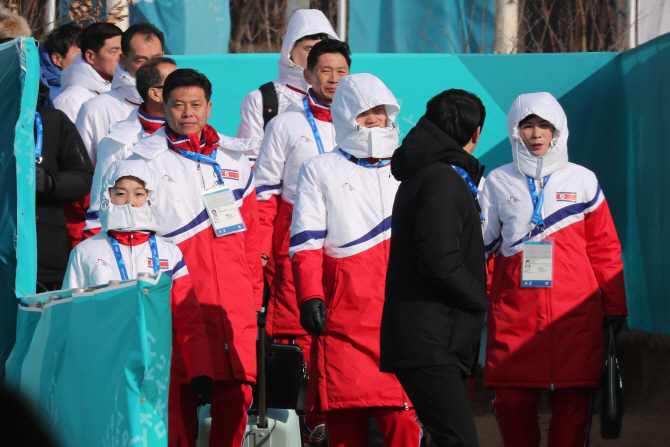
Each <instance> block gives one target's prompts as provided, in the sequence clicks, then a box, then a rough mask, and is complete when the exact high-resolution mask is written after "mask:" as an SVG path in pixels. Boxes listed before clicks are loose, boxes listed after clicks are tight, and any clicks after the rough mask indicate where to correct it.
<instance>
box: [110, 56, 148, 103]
mask: <svg viewBox="0 0 670 447" xmlns="http://www.w3.org/2000/svg"><path fill="white" fill-rule="evenodd" d="M135 83H136V81H135V78H133V77H132V76H130V73H128V72H127V71H126V70H124V69H123V67H121V63H118V64H116V70H114V79H112V90H118V91H119V92H120V93H121V95H123V97H124V98H125V99H127V100H128V101H131V102H133V103H135V104H142V97H141V96H140V94H139V93H137V88H135Z"/></svg>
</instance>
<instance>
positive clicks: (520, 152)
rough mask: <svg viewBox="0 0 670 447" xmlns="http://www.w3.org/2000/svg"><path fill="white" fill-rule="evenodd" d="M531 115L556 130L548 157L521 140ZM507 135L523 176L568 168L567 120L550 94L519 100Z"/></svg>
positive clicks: (508, 119) (538, 176) (514, 103)
mask: <svg viewBox="0 0 670 447" xmlns="http://www.w3.org/2000/svg"><path fill="white" fill-rule="evenodd" d="M338 90H339V87H338ZM529 115H537V116H539V117H540V118H542V119H545V120H547V121H549V122H550V123H551V124H553V125H554V127H555V130H554V138H553V139H552V140H551V144H550V145H549V150H548V151H547V154H546V155H543V156H540V157H536V156H534V155H532V154H531V153H530V151H529V150H528V148H527V147H526V145H525V144H524V143H523V140H522V139H521V135H520V134H519V122H521V121H523V119H524V118H526V117H527V116H529ZM507 133H508V134H509V141H510V142H511V143H512V156H513V157H514V165H515V166H516V168H517V169H518V170H519V172H521V173H522V174H523V175H526V176H528V177H532V178H534V179H540V178H543V177H546V176H547V175H550V174H553V173H554V172H556V171H558V170H559V169H562V168H564V167H565V166H566V165H567V164H568V118H567V117H566V116H565V112H564V111H563V107H561V105H560V104H559V103H558V101H557V100H556V98H554V97H553V96H552V95H551V94H550V93H546V92H542V93H526V94H524V95H521V96H519V97H517V98H516V99H515V100H514V102H513V103H512V107H511V108H510V110H509V114H508V115H507Z"/></svg>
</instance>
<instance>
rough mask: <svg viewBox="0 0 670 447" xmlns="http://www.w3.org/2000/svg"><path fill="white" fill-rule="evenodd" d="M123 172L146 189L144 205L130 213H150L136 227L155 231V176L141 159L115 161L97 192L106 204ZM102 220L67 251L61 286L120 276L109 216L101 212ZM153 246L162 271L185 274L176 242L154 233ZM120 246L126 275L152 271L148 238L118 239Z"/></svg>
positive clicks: (176, 275) (96, 282)
mask: <svg viewBox="0 0 670 447" xmlns="http://www.w3.org/2000/svg"><path fill="white" fill-rule="evenodd" d="M125 176H133V177H137V178H139V179H140V180H142V181H143V182H144V186H145V189H147V192H148V198H147V205H145V207H142V208H134V209H133V213H137V214H139V213H148V214H150V218H149V219H145V218H142V219H141V220H142V222H143V223H139V222H138V224H137V227H138V228H137V230H138V231H141V230H145V231H155V230H156V228H157V217H158V215H159V214H160V210H159V209H157V208H156V207H155V201H156V187H157V185H156V178H155V175H154V173H153V171H152V170H151V168H149V166H147V164H146V163H145V162H144V161H142V160H134V161H116V162H114V163H113V164H112V166H110V169H109V170H108V171H107V173H106V174H105V176H104V178H103V180H102V186H101V190H100V194H101V195H102V196H103V197H104V200H105V201H106V202H107V203H108V204H109V201H110V194H109V188H110V187H112V186H114V184H115V182H116V180H118V179H119V178H121V177H125ZM103 208H104V210H101V213H102V214H104V213H106V212H109V211H110V207H109V206H103ZM138 220H140V219H138ZM101 221H102V231H100V233H98V234H96V235H95V236H93V237H91V238H89V239H86V240H85V241H83V242H81V243H80V244H78V245H77V246H76V247H75V248H74V250H73V251H72V253H71V254H70V262H69V263H68V267H67V272H66V273H65V280H64V282H63V288H64V289H68V288H73V287H89V286H95V285H101V284H106V283H108V282H109V281H110V280H121V279H122V278H121V273H120V270H119V266H118V263H117V261H116V257H115V255H114V251H113V249H112V245H111V243H110V240H109V236H108V234H107V231H108V230H109V228H108V227H107V222H108V219H107V218H105V216H102V219H101ZM117 222H118V221H117ZM112 226H114V225H112ZM148 227H152V228H148ZM123 231H127V232H130V231H133V229H132V228H128V229H125V230H123ZM156 246H157V249H158V257H159V261H160V269H161V271H163V272H164V273H166V274H168V275H169V276H170V277H171V278H172V279H173V280H175V279H177V278H180V277H182V276H184V275H188V269H187V267H186V264H185V263H184V259H183V256H182V254H181V251H180V250H179V248H177V246H175V245H173V244H170V243H168V242H165V241H164V240H163V239H161V238H159V237H156ZM119 248H120V250H121V255H122V258H123V261H124V264H125V267H126V270H127V273H128V278H129V279H133V278H136V277H137V274H138V273H142V272H146V273H151V274H153V273H154V269H153V257H152V253H151V247H150V245H149V243H148V242H145V243H142V244H139V245H135V244H131V245H125V244H123V243H121V244H120V245H119Z"/></svg>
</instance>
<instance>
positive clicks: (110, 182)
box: [63, 160, 214, 445]
mask: <svg viewBox="0 0 670 447" xmlns="http://www.w3.org/2000/svg"><path fill="white" fill-rule="evenodd" d="M155 202H156V183H155V178H154V175H153V172H152V171H151V169H150V168H149V166H147V164H146V163H145V162H144V161H141V160H133V161H129V160H124V161H116V162H114V164H112V166H111V167H110V168H109V170H108V171H107V174H106V175H105V177H104V178H103V182H102V203H101V205H100V223H101V224H102V230H101V231H100V233H98V234H96V235H95V236H93V237H91V238H89V239H86V240H85V241H83V242H82V243H80V244H79V245H77V246H76V247H75V249H74V250H73V251H72V253H71V255H70V262H69V264H68V267H67V272H66V274H65V281H64V283H63V288H64V289H68V288H74V287H89V286H95V285H100V284H107V283H108V282H109V281H110V280H128V279H135V278H137V275H138V273H150V274H152V275H153V274H154V273H156V272H158V271H159V270H160V271H161V272H163V274H166V275H169V276H170V277H171V278H172V291H171V296H170V301H171V303H170V304H171V308H172V327H173V340H172V346H173V351H172V367H171V372H170V374H171V377H170V396H169V406H168V413H169V418H168V420H169V426H168V437H169V438H170V442H169V444H170V445H178V440H173V439H172V438H173V436H172V433H178V432H179V430H175V429H173V427H178V426H179V425H180V424H181V417H182V415H181V412H180V404H179V402H180V401H181V400H183V399H189V400H196V399H197V400H198V402H199V404H200V405H204V404H205V403H207V399H208V397H209V395H210V390H211V388H210V386H211V384H212V381H213V380H212V377H214V372H213V370H212V364H211V360H210V353H209V342H208V340H207V335H206V333H205V325H204V323H203V320H202V315H201V313H200V305H199V303H198V299H197V297H196V295H195V292H194V290H193V286H192V284H191V278H190V276H189V273H188V268H187V267H186V263H185V262H184V258H183V256H182V254H181V251H180V250H179V248H178V247H177V246H176V245H173V244H171V243H168V242H165V241H164V240H163V239H161V238H160V237H157V236H156V226H157V225H156V219H157V218H158V215H159V214H160V210H157V209H156V206H155ZM157 214H158V215H157ZM182 383H190V384H191V388H192V391H193V394H194V395H193V396H191V395H183V394H182V395H180V388H181V384H182ZM191 416H193V417H195V416H194V415H185V416H184V417H191Z"/></svg>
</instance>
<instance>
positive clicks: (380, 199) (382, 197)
mask: <svg viewBox="0 0 670 447" xmlns="http://www.w3.org/2000/svg"><path fill="white" fill-rule="evenodd" d="M380 169H381V168H377V169H376V171H377V184H378V185H379V201H380V203H381V208H382V222H383V221H384V219H386V211H385V209H384V187H383V186H382V175H381V172H380V171H379V170H380ZM390 171H391V169H390V168H389V172H390ZM386 231H388V230H384V240H386ZM386 247H387V249H386V258H387V259H388V257H389V252H388V250H389V249H390V245H386ZM405 406H407V403H405Z"/></svg>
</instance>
